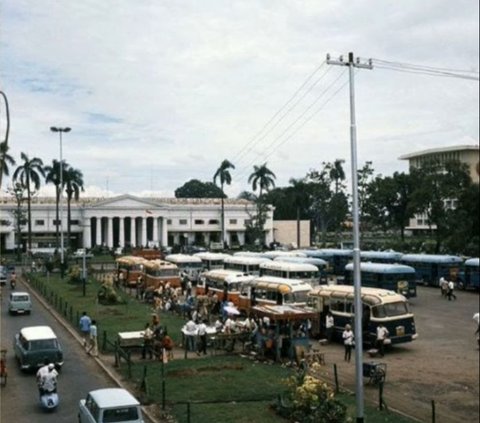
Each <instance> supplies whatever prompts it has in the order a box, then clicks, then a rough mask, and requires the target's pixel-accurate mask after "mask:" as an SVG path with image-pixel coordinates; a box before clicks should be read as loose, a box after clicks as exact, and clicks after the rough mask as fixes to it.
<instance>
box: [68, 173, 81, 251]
mask: <svg viewBox="0 0 480 423" xmlns="http://www.w3.org/2000/svg"><path fill="white" fill-rule="evenodd" d="M63 176H64V178H63V182H64V184H65V192H66V193H67V247H69V248H70V239H71V223H72V222H71V220H72V219H71V202H72V199H74V200H75V201H78V200H79V198H80V192H81V191H82V192H83V191H84V189H83V174H82V172H81V171H80V170H78V169H74V168H73V167H67V169H66V171H65V174H64V175H63Z"/></svg>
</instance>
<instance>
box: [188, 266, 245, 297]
mask: <svg viewBox="0 0 480 423" xmlns="http://www.w3.org/2000/svg"><path fill="white" fill-rule="evenodd" d="M253 279H254V276H251V275H245V274H244V273H242V272H238V271H235V270H228V269H214V270H210V271H209V272H206V273H204V274H203V275H202V276H201V278H200V280H199V282H198V284H197V295H216V296H217V298H218V300H219V301H230V302H232V303H233V304H235V306H238V304H239V296H240V289H241V286H242V285H244V284H246V283H248V282H250V281H252V280H253Z"/></svg>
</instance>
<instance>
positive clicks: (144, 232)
mask: <svg viewBox="0 0 480 423" xmlns="http://www.w3.org/2000/svg"><path fill="white" fill-rule="evenodd" d="M142 246H143V247H144V248H145V247H146V246H147V218H146V217H142Z"/></svg>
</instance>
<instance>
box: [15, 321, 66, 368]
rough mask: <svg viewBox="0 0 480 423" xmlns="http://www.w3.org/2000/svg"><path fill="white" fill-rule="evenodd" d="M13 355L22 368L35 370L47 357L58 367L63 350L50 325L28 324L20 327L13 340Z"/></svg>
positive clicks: (61, 364) (60, 363)
mask: <svg viewBox="0 0 480 423" xmlns="http://www.w3.org/2000/svg"><path fill="white" fill-rule="evenodd" d="M13 349H14V351H15V357H16V358H17V360H18V363H19V364H20V368H21V369H22V370H36V369H38V368H39V367H41V366H43V364H44V360H45V359H47V360H49V361H50V362H51V363H54V364H55V366H56V367H57V368H58V369H60V368H61V367H62V366H63V351H62V347H61V346H60V343H59V342H58V339H57V335H55V332H54V331H53V330H52V328H51V327H50V326H28V327H24V328H22V329H20V332H18V333H17V334H16V335H15V338H14V341H13Z"/></svg>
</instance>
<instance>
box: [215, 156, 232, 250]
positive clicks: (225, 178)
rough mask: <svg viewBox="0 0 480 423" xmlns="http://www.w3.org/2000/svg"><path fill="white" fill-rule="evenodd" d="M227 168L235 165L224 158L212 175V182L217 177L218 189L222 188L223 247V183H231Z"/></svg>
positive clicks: (223, 221) (223, 222)
mask: <svg viewBox="0 0 480 423" xmlns="http://www.w3.org/2000/svg"><path fill="white" fill-rule="evenodd" d="M229 169H235V166H234V165H233V164H232V163H231V162H229V161H228V160H227V159H225V160H224V161H223V162H222V163H221V164H220V167H219V168H218V169H217V171H216V172H215V175H213V183H214V184H216V183H217V178H219V179H220V189H221V190H222V242H223V246H224V248H225V245H226V240H225V204H224V199H225V193H224V192H223V186H224V184H227V185H230V184H231V183H232V175H230V172H229Z"/></svg>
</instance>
